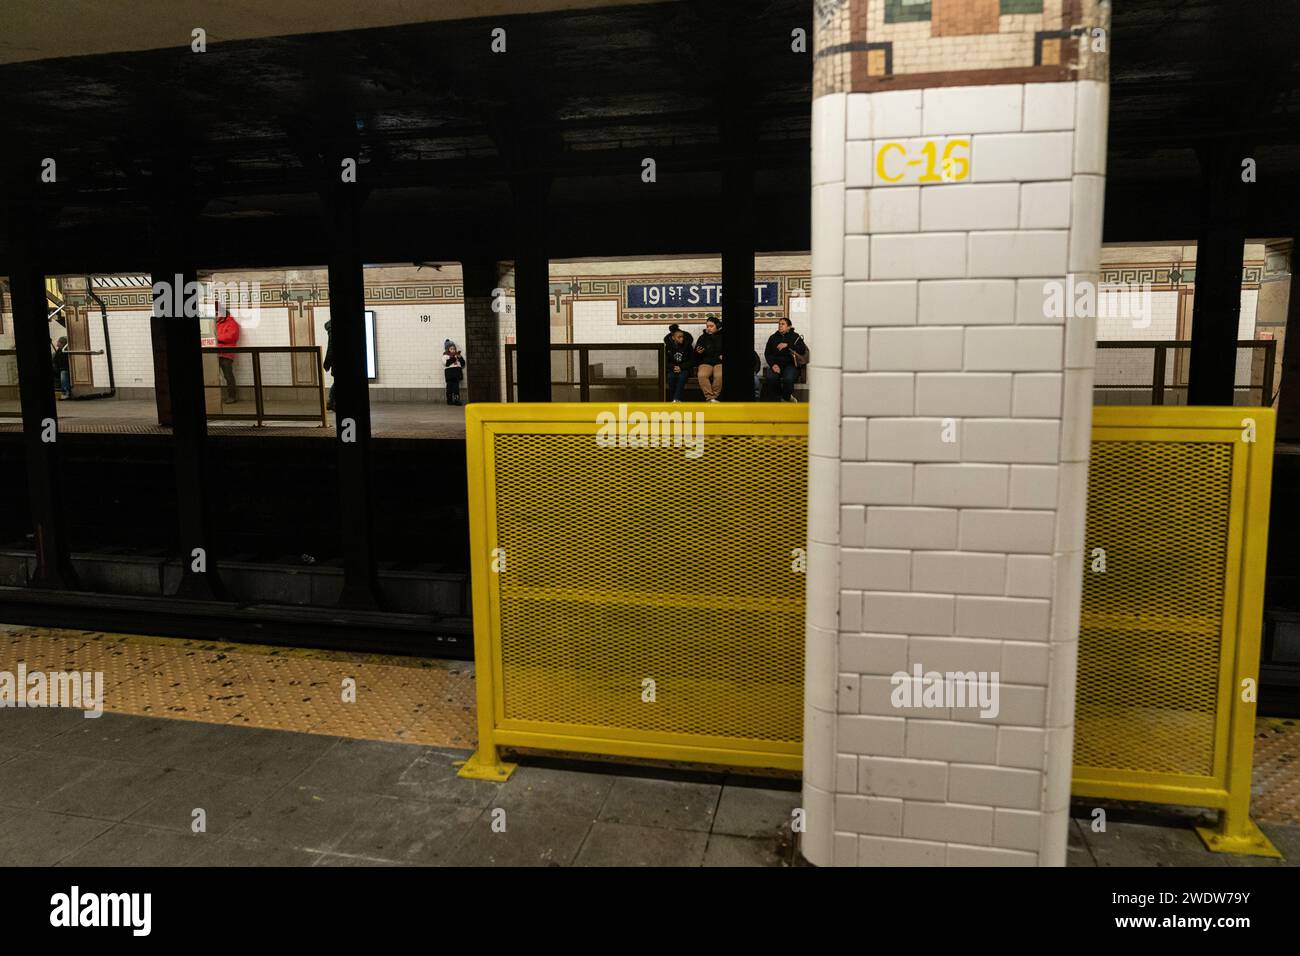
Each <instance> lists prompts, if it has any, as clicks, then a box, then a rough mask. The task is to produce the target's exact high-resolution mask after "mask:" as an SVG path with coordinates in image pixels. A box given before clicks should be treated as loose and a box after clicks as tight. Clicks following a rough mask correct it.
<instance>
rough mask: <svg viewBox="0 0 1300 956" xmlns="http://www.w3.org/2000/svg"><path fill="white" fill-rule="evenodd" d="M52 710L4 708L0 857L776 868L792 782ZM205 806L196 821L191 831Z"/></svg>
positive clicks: (781, 860)
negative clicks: (496, 768) (496, 774)
mask: <svg viewBox="0 0 1300 956" xmlns="http://www.w3.org/2000/svg"><path fill="white" fill-rule="evenodd" d="M467 756H468V752H467V751H456V750H445V749H436V748H430V747H421V746H417V745H412V744H394V743H387V742H382V741H372V740H346V739H341V738H339V737H333V736H323V735H311V734H297V733H291V732H288V731H273V730H254V729H249V728H245V727H234V726H228V725H226V726H222V725H214V724H203V723H196V722H188V721H177V720H162V719H157V718H151V717H133V716H124V715H120V714H108V713H106V714H104V715H103V716H102V717H99V718H97V719H94V720H87V719H85V718H84V717H82V715H81V714H80V713H79V712H73V711H67V710H53V709H34V710H5V711H0V866H6V865H8V866H22V865H38V866H49V865H56V864H62V865H69V866H73V865H75V866H133V865H152V866H165V865H188V866H376V865H432V866H437V865H450V866H782V865H786V864H787V862H788V861H789V860H790V859H792V850H791V843H790V836H789V821H790V819H791V811H792V810H793V809H794V807H796V806H797V805H798V804H799V802H800V796H799V791H798V789H797V784H796V783H795V782H794V781H786V782H776V783H773V782H768V781H759V780H754V779H751V778H745V779H742V778H733V777H731V776H730V775H724V774H703V775H700V774H691V775H686V774H674V773H672V772H670V771H663V770H656V771H654V772H653V774H651V773H650V772H645V773H638V772H637V771H636V770H634V769H631V768H617V769H615V768H613V767H600V766H594V767H586V766H583V765H558V764H551V763H534V764H531V765H528V766H521V767H520V768H519V769H518V770H517V771H516V772H515V774H514V775H513V776H512V777H511V778H510V780H509V781H507V782H506V783H504V784H499V783H489V782H484V781H474V780H462V779H460V778H459V777H457V776H456V763H457V761H460V760H463V759H465V757H467ZM200 810H201V811H203V815H204V818H205V820H206V832H200V833H196V832H193V821H194V820H195V818H196V815H197V813H198V811H200Z"/></svg>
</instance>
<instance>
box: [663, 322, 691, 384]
mask: <svg viewBox="0 0 1300 956" xmlns="http://www.w3.org/2000/svg"><path fill="white" fill-rule="evenodd" d="M693 343H694V339H693V338H692V337H691V333H689V332H687V331H685V330H684V329H682V327H681V326H679V325H678V324H677V323H676V322H674V323H673V324H672V325H670V326H668V334H667V335H665V336H664V368H665V369H666V370H667V372H668V375H667V378H668V399H669V401H672V402H680V401H681V400H682V395H683V393H684V392H685V391H686V380H687V379H688V378H689V377H690V374H691V366H692V365H693V364H694V363H695V357H694V354H693V353H692V351H691V348H692V345H693Z"/></svg>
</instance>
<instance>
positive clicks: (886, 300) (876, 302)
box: [844, 279, 917, 325]
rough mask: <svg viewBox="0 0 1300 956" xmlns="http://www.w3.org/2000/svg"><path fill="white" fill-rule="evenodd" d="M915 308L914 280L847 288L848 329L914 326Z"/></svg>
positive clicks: (845, 290) (846, 321) (872, 283)
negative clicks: (858, 326) (857, 326)
mask: <svg viewBox="0 0 1300 956" xmlns="http://www.w3.org/2000/svg"><path fill="white" fill-rule="evenodd" d="M916 308H917V283H916V280H915V279H904V280H901V281H897V282H846V283H845V284H844V324H845V325H915V324H916Z"/></svg>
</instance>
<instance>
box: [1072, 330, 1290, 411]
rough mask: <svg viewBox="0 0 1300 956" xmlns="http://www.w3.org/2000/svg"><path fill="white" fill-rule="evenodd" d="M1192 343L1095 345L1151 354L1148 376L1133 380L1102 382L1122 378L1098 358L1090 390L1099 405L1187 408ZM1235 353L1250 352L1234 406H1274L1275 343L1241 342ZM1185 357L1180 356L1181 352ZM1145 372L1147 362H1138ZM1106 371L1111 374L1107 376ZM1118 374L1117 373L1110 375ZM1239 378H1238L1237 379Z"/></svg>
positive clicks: (1140, 341)
mask: <svg viewBox="0 0 1300 956" xmlns="http://www.w3.org/2000/svg"><path fill="white" fill-rule="evenodd" d="M1191 347H1192V343H1191V341H1190V340H1187V339H1134V340H1130V341H1125V340H1109V341H1104V342H1098V343H1097V348H1098V349H1102V350H1111V349H1114V350H1131V351H1134V352H1142V351H1150V352H1151V358H1150V360H1149V363H1150V370H1151V371H1150V376H1149V377H1144V379H1143V380H1140V381H1139V380H1134V381H1123V382H1114V381H1105V380H1104V379H1109V378H1111V377H1124V372H1123V371H1121V370H1114V369H1108V368H1107V363H1106V362H1105V361H1104V360H1103V358H1102V356H1100V355H1099V356H1098V357H1097V364H1096V369H1095V371H1094V379H1093V390H1094V392H1095V393H1096V401H1097V404H1099V405H1186V404H1187V374H1188V371H1189V368H1190V365H1191V363H1190V358H1191V355H1190V349H1191ZM1237 349H1238V352H1239V353H1240V351H1241V350H1242V349H1248V350H1251V352H1252V357H1251V362H1250V381H1249V383H1248V384H1244V385H1234V386H1233V389H1234V394H1235V396H1236V397H1237V398H1238V399H1239V400H1238V401H1236V402H1234V404H1235V405H1252V406H1264V407H1268V406H1271V405H1272V404H1273V398H1274V396H1273V378H1274V375H1273V371H1274V368H1275V364H1274V363H1275V361H1276V358H1277V341H1276V340H1274V339H1241V340H1239V341H1238V342H1237ZM1184 351H1186V352H1188V354H1186V355H1184V354H1181V353H1182V352H1184ZM1260 351H1263V353H1264V358H1263V363H1262V364H1263V367H1262V368H1259V365H1260V363H1259V361H1258V360H1257V355H1258V353H1259V352H1260ZM1138 364H1139V365H1141V367H1142V369H1143V370H1145V368H1146V367H1147V364H1148V360H1146V359H1143V360H1141V361H1140V362H1139V363H1138ZM1108 372H1110V373H1112V374H1108ZM1115 372H1117V373H1118V374H1117V375H1116V374H1113V373H1115ZM1239 377H1240V376H1239Z"/></svg>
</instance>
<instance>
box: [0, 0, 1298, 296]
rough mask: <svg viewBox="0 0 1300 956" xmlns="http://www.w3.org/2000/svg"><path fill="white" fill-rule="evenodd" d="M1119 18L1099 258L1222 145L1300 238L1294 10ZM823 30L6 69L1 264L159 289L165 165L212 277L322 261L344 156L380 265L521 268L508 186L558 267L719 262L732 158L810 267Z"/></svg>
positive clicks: (361, 38)
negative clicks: (651, 169)
mask: <svg viewBox="0 0 1300 956" xmlns="http://www.w3.org/2000/svg"><path fill="white" fill-rule="evenodd" d="M1116 7H1117V9H1116V10H1115V12H1114V18H1113V23H1112V30H1111V35H1110V45H1111V53H1112V61H1111V127H1110V160H1109V171H1108V192H1107V197H1108V198H1107V213H1106V221H1107V238H1108V239H1111V240H1129V241H1134V240H1143V239H1146V240H1181V239H1190V238H1194V237H1195V233H1196V223H1197V213H1196V196H1197V185H1198V181H1199V167H1198V163H1197V150H1198V149H1201V148H1203V147H1205V146H1206V145H1207V144H1213V143H1218V142H1231V143H1234V144H1236V145H1239V146H1240V148H1241V149H1243V150H1246V152H1245V153H1244V154H1243V155H1248V156H1251V157H1253V158H1255V159H1256V160H1257V161H1258V164H1259V183H1258V184H1257V187H1258V188H1257V190H1255V192H1253V193H1252V200H1253V201H1252V205H1251V211H1250V220H1249V221H1250V227H1249V231H1250V232H1251V234H1252V235H1253V236H1256V237H1264V236H1290V235H1294V234H1295V232H1296V230H1297V226H1298V225H1300V187H1297V183H1300V92H1298V89H1300V83H1298V82H1297V81H1298V80H1300V55H1298V54H1300V44H1298V43H1297V38H1298V37H1300V29H1298V28H1297V20H1298V19H1300V9H1298V8H1300V3H1297V2H1296V0H1249V2H1243V3H1235V2H1227V0H1120V2H1118V3H1117V4H1116ZM2 16H3V15H2V14H0V28H2ZM811 21H812V4H811V2H810V0H749V2H745V3H737V2H732V0H713V2H704V0H679V2H669V3H663V4H658V5H652V6H633V7H619V8H604V9H600V10H595V11H586V12H572V13H559V14H541V15H532V16H525V17H514V18H500V17H497V18H493V19H492V20H491V21H490V22H489V21H482V20H469V21H454V22H441V23H430V24H420V25H413V26H402V27H392V28H383V29H375V30H364V31H354V32H347V33H331V34H314V35H304V36H291V37H281V38H274V39H265V40H250V41H242V42H232V43H227V44H220V43H218V44H213V45H212V46H210V47H209V49H208V52H206V53H203V54H195V53H191V52H190V51H189V49H188V48H185V49H180V50H164V51H151V52H138V53H125V54H107V55H99V56H87V57H79V58H72V59H60V60H42V61H35V62H30V63H23V64H14V65H8V66H3V67H0V98H2V99H0V102H2V103H3V110H4V112H3V122H4V124H5V134H6V135H5V137H4V139H5V142H6V146H5V149H4V150H0V189H2V190H3V199H4V202H3V203H2V204H0V215H5V217H6V218H5V228H4V229H3V232H0V255H4V254H6V249H5V245H6V244H7V243H11V242H15V241H21V240H19V239H18V236H19V235H20V234H21V230H20V225H19V222H18V220H20V219H22V220H24V221H26V217H28V215H29V214H30V211H31V210H32V209H34V208H38V207H39V208H40V209H41V210H42V212H43V215H44V216H45V218H46V219H47V220H48V222H49V223H50V224H51V225H50V229H51V230H52V231H51V232H50V233H49V234H48V238H47V240H46V242H45V243H44V253H43V254H44V256H45V261H46V262H48V263H49V266H48V269H49V271H51V272H79V271H83V270H89V269H93V270H94V271H100V272H107V271H148V266H149V264H148V258H149V256H150V255H151V254H152V253H151V251H150V250H151V248H152V242H153V241H152V237H151V234H150V221H151V218H152V216H153V206H152V203H153V201H154V197H155V195H156V193H157V186H156V183H157V177H156V175H155V173H156V170H158V169H159V168H160V167H161V166H163V165H165V164H172V165H175V166H178V167H179V168H183V169H184V170H186V171H187V173H188V175H190V176H191V177H192V185H191V189H192V195H193V196H194V197H195V204H194V205H195V209H196V212H197V216H198V220H197V223H198V225H197V231H196V233H195V236H196V248H197V254H198V255H200V256H201V259H202V261H201V262H200V263H199V264H200V265H201V266H204V267H218V266H238V265H244V266H255V265H285V266H288V265H309V264H319V263H321V262H323V261H324V260H325V258H326V256H325V250H324V246H323V245H322V242H323V240H322V235H321V233H322V230H321V229H320V228H319V218H318V209H319V206H320V200H319V198H318V188H319V184H320V177H321V175H322V169H323V165H324V164H323V163H322V157H325V156H330V155H333V154H335V153H337V152H339V151H342V152H343V153H344V154H345V155H351V154H352V153H354V152H355V153H356V155H357V156H358V157H359V160H360V171H359V177H358V178H359V184H360V185H361V186H362V187H363V188H364V189H365V190H366V191H367V199H366V202H365V205H364V216H363V221H364V239H363V246H364V252H365V255H366V258H367V259H368V260H369V261H374V262H383V261H389V262H397V261H412V260H456V259H460V258H463V257H467V256H470V255H493V256H497V257H500V258H510V257H511V255H512V249H513V246H514V229H513V216H512V205H511V184H512V182H516V181H521V180H522V179H523V178H526V177H533V176H536V175H538V174H541V175H544V176H546V177H547V178H549V179H550V181H551V183H552V186H551V191H550V197H549V201H548V210H549V219H548V233H549V247H550V252H551V254H552V255H553V256H555V257H578V256H620V255H649V254H672V253H697V254H698V253H710V252H713V253H716V252H717V250H718V249H720V247H721V237H722V235H723V226H724V223H723V213H722V205H721V184H722V175H721V170H722V168H723V166H724V164H725V163H726V162H728V157H731V160H732V161H734V160H735V158H736V157H744V158H745V160H746V161H747V162H750V163H752V165H753V168H754V170H755V181H756V203H757V209H758V215H757V225H756V227H755V229H756V235H755V242H756V246H757V248H758V249H759V250H764V251H783V250H799V249H807V248H808V245H809V151H810V144H809V132H810V131H809V117H810V102H811V73H812V57H811V54H809V53H803V54H800V53H794V52H792V51H791V48H790V35H791V31H792V30H793V29H795V28H796V27H802V28H803V29H805V30H808V31H809V32H810V33H811V27H812V23H811ZM497 26H503V27H505V29H506V31H507V52H506V53H505V54H498V53H493V52H492V51H491V49H490V35H489V31H490V30H491V29H492V28H494V27H497ZM1234 148H1236V147H1235V146H1234ZM46 156H52V157H55V158H56V159H57V162H58V167H57V169H58V182H57V183H56V184H53V185H48V186H47V185H41V184H40V183H39V181H38V177H39V170H40V163H41V160H42V159H43V158H44V157H46ZM647 157H649V158H653V159H654V160H655V162H656V165H657V182H655V183H653V184H647V183H644V182H642V180H641V171H642V160H643V159H645V158H647ZM0 261H2V260H0Z"/></svg>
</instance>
